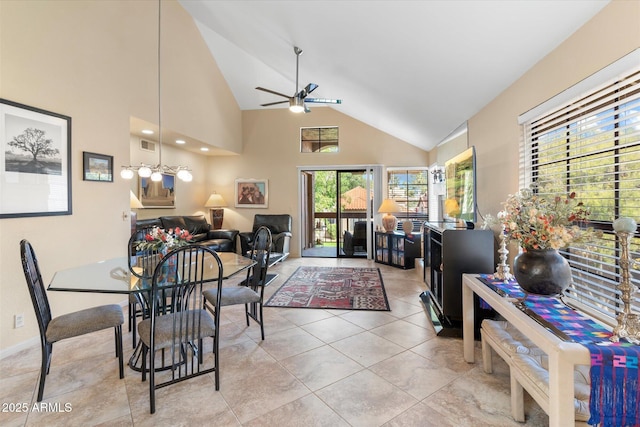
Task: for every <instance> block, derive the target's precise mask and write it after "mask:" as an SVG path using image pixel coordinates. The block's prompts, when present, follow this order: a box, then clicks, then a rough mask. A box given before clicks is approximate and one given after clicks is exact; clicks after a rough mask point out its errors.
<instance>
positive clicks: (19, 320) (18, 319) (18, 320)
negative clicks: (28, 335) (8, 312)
mask: <svg viewBox="0 0 640 427" xmlns="http://www.w3.org/2000/svg"><path fill="white" fill-rule="evenodd" d="M23 326H24V314H16V315H15V318H14V328H16V329H17V328H22V327H23Z"/></svg>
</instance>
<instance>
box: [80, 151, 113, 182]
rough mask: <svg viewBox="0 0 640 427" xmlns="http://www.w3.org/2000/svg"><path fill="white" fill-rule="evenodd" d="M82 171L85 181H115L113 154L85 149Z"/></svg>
mask: <svg viewBox="0 0 640 427" xmlns="http://www.w3.org/2000/svg"><path fill="white" fill-rule="evenodd" d="M82 173H83V175H82V178H83V179H84V180H85V181H100V182H113V156H106V155H104V154H97V153H89V152H87V151H83V152H82Z"/></svg>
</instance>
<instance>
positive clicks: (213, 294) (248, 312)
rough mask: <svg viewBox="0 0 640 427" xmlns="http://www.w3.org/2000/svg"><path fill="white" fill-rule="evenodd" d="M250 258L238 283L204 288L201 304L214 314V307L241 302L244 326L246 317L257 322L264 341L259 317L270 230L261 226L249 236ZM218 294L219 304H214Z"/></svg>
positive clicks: (269, 247)
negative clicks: (250, 261) (237, 284)
mask: <svg viewBox="0 0 640 427" xmlns="http://www.w3.org/2000/svg"><path fill="white" fill-rule="evenodd" d="M253 242H254V243H253V248H252V249H251V254H250V256H251V258H252V259H254V260H255V261H256V264H255V265H254V266H253V267H252V268H250V269H249V270H248V271H247V278H246V279H245V280H244V281H243V282H241V283H240V285H239V286H232V287H226V288H222V291H220V289H219V288H211V289H207V290H206V291H204V299H205V307H206V308H207V309H208V310H209V311H211V312H212V313H214V314H215V313H216V312H215V310H216V307H217V306H218V305H219V306H221V307H224V306H229V305H236V304H244V308H245V316H246V318H247V326H249V319H250V318H251V319H253V320H254V321H255V322H256V323H257V324H259V325H260V334H261V336H262V340H263V341H264V322H263V317H262V302H263V299H264V288H265V286H266V281H267V269H268V268H269V256H270V254H271V231H270V230H269V229H268V228H267V227H265V226H262V227H260V228H258V230H256V232H255V234H254V238H253ZM218 295H220V298H221V299H220V301H219V302H220V304H218Z"/></svg>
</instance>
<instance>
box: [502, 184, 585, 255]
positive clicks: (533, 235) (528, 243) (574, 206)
mask: <svg viewBox="0 0 640 427" xmlns="http://www.w3.org/2000/svg"><path fill="white" fill-rule="evenodd" d="M589 214H590V212H589V211H588V210H587V209H586V207H585V206H584V204H583V203H582V202H579V201H578V200H576V193H574V192H572V193H570V194H567V195H565V196H555V197H554V198H553V199H547V198H544V197H542V196H539V195H537V194H535V193H534V192H533V190H531V189H528V188H527V189H522V190H520V191H519V192H518V193H516V194H511V195H509V197H508V198H507V200H506V202H504V210H503V211H501V212H499V213H498V220H499V221H500V222H501V223H502V224H504V226H505V233H506V235H507V237H509V238H510V239H513V240H517V241H518V242H520V246H522V248H523V249H525V250H531V249H560V248H565V247H567V246H569V245H570V244H572V243H582V242H586V241H589V240H590V239H591V238H592V237H593V235H594V231H593V228H581V227H580V226H578V224H579V223H585V222H586V221H587V220H588V218H589Z"/></svg>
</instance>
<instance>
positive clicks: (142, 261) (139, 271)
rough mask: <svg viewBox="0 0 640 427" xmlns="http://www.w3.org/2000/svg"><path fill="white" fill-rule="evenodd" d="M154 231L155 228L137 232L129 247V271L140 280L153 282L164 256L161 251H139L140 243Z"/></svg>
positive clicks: (130, 239)
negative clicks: (154, 272)
mask: <svg viewBox="0 0 640 427" xmlns="http://www.w3.org/2000/svg"><path fill="white" fill-rule="evenodd" d="M152 230H153V227H149V228H142V229H140V230H136V232H135V233H133V234H132V235H131V237H130V238H129V243H128V245H127V249H128V255H129V256H128V263H129V270H130V271H131V274H133V275H134V276H136V277H138V278H140V279H146V280H151V278H152V277H153V271H154V270H155V268H156V266H157V265H158V263H159V262H160V259H161V255H162V253H161V249H138V244H139V242H142V241H144V238H145V236H146V235H147V234H149V233H151V231H152ZM134 267H137V268H134Z"/></svg>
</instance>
